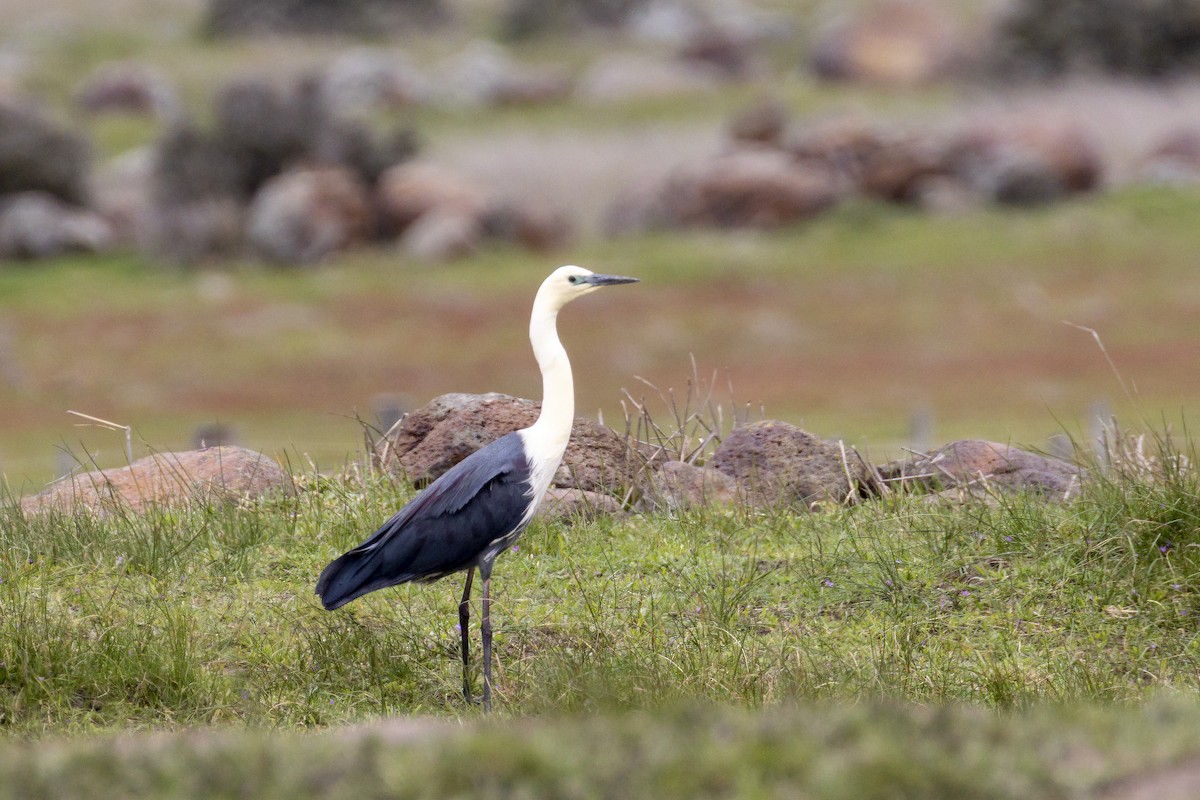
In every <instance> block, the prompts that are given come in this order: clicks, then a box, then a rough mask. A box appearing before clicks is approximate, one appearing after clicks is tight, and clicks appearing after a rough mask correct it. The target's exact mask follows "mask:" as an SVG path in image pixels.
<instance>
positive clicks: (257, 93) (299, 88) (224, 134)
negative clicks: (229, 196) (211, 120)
mask: <svg viewBox="0 0 1200 800" xmlns="http://www.w3.org/2000/svg"><path fill="white" fill-rule="evenodd" d="M213 105H214V108H213V111H214V114H215V116H216V122H217V125H216V137H217V140H218V142H219V144H220V146H221V147H222V148H223V149H224V151H225V152H226V153H227V157H228V158H230V159H232V161H233V162H234V163H235V164H236V166H237V167H238V173H239V183H240V186H239V189H240V191H241V194H242V197H243V198H244V199H249V197H250V196H251V195H253V194H254V192H256V191H258V188H259V187H260V186H262V184H263V183H265V182H266V181H267V180H268V179H270V178H272V177H274V176H275V175H278V174H279V173H280V172H282V171H283V170H284V168H286V167H287V166H289V165H291V164H293V163H297V162H299V161H300V160H301V159H303V158H304V157H305V156H307V155H309V154H311V153H312V152H313V151H314V150H315V149H316V147H317V146H318V142H319V140H320V139H321V136H322V134H323V133H324V132H325V131H326V130H327V129H328V127H329V125H330V121H331V120H330V114H329V111H328V109H327V108H326V107H325V105H324V97H323V96H322V93H321V89H320V83H319V82H318V80H317V79H316V78H312V79H307V80H304V81H302V82H301V83H299V84H296V85H277V84H274V83H270V82H267V81H262V80H257V79H250V78H243V79H240V80H236V81H233V82H231V83H228V84H226V85H225V86H223V87H221V88H220V89H219V90H218V91H217V94H216V97H215V98H214V101H213Z"/></svg>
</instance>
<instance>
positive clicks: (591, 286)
mask: <svg viewBox="0 0 1200 800" xmlns="http://www.w3.org/2000/svg"><path fill="white" fill-rule="evenodd" d="M637 280H638V279H637V278H626V277H624V276H623V275H602V274H600V273H597V272H592V271H591V270H590V269H584V268H583V267H577V266H575V265H573V264H568V265H567V266H565V267H559V268H558V269H556V270H554V272H551V273H550V277H548V278H546V280H544V281H542V288H541V289H539V290H538V297H539V299H544V300H545V302H546V303H548V304H549V305H550V306H551V308H553V309H554V310H555V311H557V310H558V309H560V308H562V307H563V306H565V305H566V304H567V303H569V302H571V301H572V300H574V299H575V298H577V297H583V296H584V295H585V294H589V293H591V292H594V291H596V290H597V289H600V288H602V287H604V286H615V285H617V284H618V283H636V282H637Z"/></svg>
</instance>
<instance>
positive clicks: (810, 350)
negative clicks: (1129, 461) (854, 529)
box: [0, 0, 1200, 492]
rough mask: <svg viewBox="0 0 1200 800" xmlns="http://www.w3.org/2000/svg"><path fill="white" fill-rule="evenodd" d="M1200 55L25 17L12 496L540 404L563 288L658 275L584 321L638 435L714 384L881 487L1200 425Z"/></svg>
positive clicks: (148, 7)
mask: <svg viewBox="0 0 1200 800" xmlns="http://www.w3.org/2000/svg"><path fill="white" fill-rule="evenodd" d="M1197 53H1200V3H1197V2H1193V1H1192V0H1158V1H1157V2H1151V1H1150V0H1106V2H1104V3H1094V2H1090V3H1074V2H1046V1H1045V0H1012V1H1011V2H1006V3H999V4H995V3H985V2H982V1H980V2H974V1H972V2H955V3H951V2H936V0H910V1H909V0H874V1H866V0H864V1H863V2H854V3H843V2H836V3H835V2H821V1H820V0H804V1H803V2H781V1H775V0H756V1H755V0H572V2H547V1H546V0H358V2H336V3H335V2H328V1H327V0H326V1H324V2H320V1H318V0H307V1H305V0H255V1H254V2H247V1H242V2H235V1H233V0H115V1H114V2H104V3H100V2H97V1H96V0H51V1H50V2H47V1H46V0H37V1H36V2H35V0H7V2H5V3H4V5H3V8H2V9H0V409H3V412H4V413H3V414H0V470H2V471H3V474H4V476H5V478H6V480H7V481H8V483H9V486H10V488H11V489H12V490H13V491H16V492H21V491H28V490H30V489H33V488H36V487H37V486H39V485H41V484H42V483H43V482H44V481H46V480H48V479H50V478H52V477H53V476H55V475H56V474H61V473H62V472H63V471H65V470H67V469H70V468H72V467H75V466H77V465H78V463H79V462H90V461H92V460H95V461H97V462H99V463H101V464H102V465H109V464H114V463H120V462H122V461H124V459H125V453H124V437H123V436H122V435H121V434H119V433H115V432H112V431H108V430H103V429H98V428H94V427H88V428H80V427H77V426H76V425H75V423H76V422H79V421H80V420H78V419H77V418H74V417H71V416H68V415H67V413H66V412H67V411H68V410H76V411H81V412H85V413H88V414H92V415H95V416H98V417H102V418H105V419H109V420H112V421H114V422H117V423H120V424H122V425H129V426H131V427H132V428H133V430H134V442H135V451H136V452H135V453H134V457H138V456H139V455H142V454H145V453H146V452H147V451H148V450H149V449H155V450H172V449H179V448H183V447H188V446H191V445H193V444H197V443H200V442H205V443H212V442H213V441H217V440H221V441H235V442H238V443H241V444H245V445H248V446H251V447H254V448H258V449H264V450H267V451H269V452H271V453H273V454H275V455H278V456H281V457H283V458H286V459H289V460H291V461H293V462H300V463H303V462H306V461H308V460H310V459H311V460H312V461H313V462H315V463H316V464H317V465H318V466H320V467H325V468H332V467H336V466H339V465H340V464H342V463H344V462H345V461H346V460H348V459H349V458H351V457H352V456H353V454H354V452H355V451H356V449H358V448H359V447H360V446H361V428H360V425H359V424H358V422H357V421H356V419H355V417H356V416H361V417H362V418H364V419H366V420H368V421H371V422H373V423H377V424H378V423H379V421H384V422H386V420H388V419H390V418H392V417H393V416H394V414H395V413H397V412H400V411H403V410H404V409H407V408H412V407H416V406H420V405H422V404H424V403H425V402H426V401H427V400H429V399H430V398H431V397H433V396H435V395H437V394H441V393H443V392H449V391H487V390H498V391H503V392H508V393H512V394H516V395H521V396H527V397H529V396H532V397H536V396H537V395H538V393H539V391H540V385H539V382H538V377H537V373H536V369H535V366H534V364H533V361H532V358H531V357H530V356H529V354H528V351H527V345H526V343H525V335H526V334H525V318H526V316H525V315H526V313H527V308H528V304H529V301H530V294H531V292H532V290H533V288H534V287H535V286H536V285H537V282H538V281H539V280H540V279H541V277H542V276H543V275H544V274H545V273H546V272H548V271H549V270H550V269H551V268H553V267H554V266H557V265H558V264H560V263H567V262H574V263H581V264H583V265H585V266H589V267H592V268H594V269H598V270H605V271H612V272H620V273H629V274H633V275H638V276H640V277H642V278H643V281H644V282H643V284H642V285H641V286H639V287H638V290H637V292H629V293H625V294H622V295H621V296H620V297H614V298H597V299H596V302H594V303H591V304H584V305H581V307H579V308H572V309H571V317H570V319H568V320H565V322H564V325H563V326H562V327H563V331H562V333H563V336H564V339H565V340H566V342H567V345H568V348H569V349H570V351H571V353H572V356H573V359H574V361H575V364H576V373H577V382H578V401H579V407H580V411H581V413H583V414H587V415H593V414H596V413H602V414H603V417H604V419H605V421H606V422H608V423H609V424H611V425H614V426H615V427H618V428H619V427H621V426H622V422H621V420H622V413H623V412H622V406H621V400H622V389H628V390H629V391H630V392H631V393H633V394H635V395H637V396H641V395H647V396H649V397H651V398H655V397H657V396H658V393H659V392H660V391H661V390H665V389H666V388H668V387H674V388H675V389H676V390H677V391H684V390H685V389H686V383H687V381H688V379H689V378H690V377H691V375H692V365H691V359H692V358H693V357H694V358H695V361H696V365H697V370H698V373H699V374H700V375H701V376H702V377H703V378H705V380H709V379H710V376H711V383H712V386H713V388H714V391H715V397H716V399H717V400H718V401H719V402H721V403H722V404H724V405H725V406H726V407H727V408H728V410H729V413H728V421H729V422H730V423H732V421H733V420H734V419H735V418H738V417H741V418H744V417H746V416H749V417H751V418H757V417H758V416H760V415H763V414H765V415H766V416H769V417H774V418H780V419H785V420H788V421H791V422H794V423H797V424H800V425H803V426H805V427H806V428H809V429H811V430H813V431H814V432H815V433H818V434H820V435H822V436H827V437H844V438H845V439H846V440H847V442H848V443H851V444H854V445H856V446H859V447H860V448H864V449H866V450H868V451H870V452H871V453H872V454H873V455H876V456H886V455H891V454H894V453H896V452H897V451H899V450H900V449H901V448H903V447H918V448H920V447H928V446H931V445H936V444H940V443H942V442H945V441H948V440H950V439H953V438H957V437H961V436H971V437H980V438H988V439H995V440H1002V441H1007V440H1011V441H1014V442H1021V443H1027V444H1034V445H1037V446H1044V445H1045V444H1046V439H1047V437H1048V436H1050V435H1052V434H1055V433H1059V432H1062V431H1063V430H1066V431H1068V432H1070V433H1072V434H1075V435H1078V436H1080V437H1081V438H1083V439H1086V438H1087V437H1089V436H1091V435H1093V434H1094V433H1095V430H1096V420H1101V421H1103V420H1106V419H1107V418H1108V417H1109V416H1110V415H1111V414H1117V415H1119V416H1121V417H1124V418H1130V417H1135V418H1137V417H1141V418H1145V419H1149V420H1150V421H1152V422H1163V420H1164V419H1165V424H1167V425H1176V424H1178V423H1179V421H1180V420H1181V419H1183V418H1186V416H1187V415H1188V414H1189V413H1193V414H1194V412H1195V410H1196V409H1197V407H1198V406H1200V403H1198V402H1197V397H1198V396H1200V394H1198V391H1197V390H1198V389H1200V370H1196V369H1195V365H1196V363H1197V362H1198V360H1200V277H1198V275H1197V269H1196V264H1195V252H1196V229H1195V219H1197V212H1198V211H1200V190H1198V189H1197V186H1198V185H1200V83H1197V82H1196V80H1195V74H1194V69H1195V67H1196V64H1197ZM1064 322H1066V323H1071V324H1064ZM1077 326H1078V327H1077ZM1091 331H1095V332H1096V333H1097V334H1098V336H1099V341H1100V342H1101V343H1102V345H1103V348H1102V347H1101V346H1098V342H1097V338H1096V337H1095V336H1093V335H1092V333H1091ZM1110 358H1111V361H1112V364H1115V366H1116V368H1117V370H1118V371H1119V372H1120V377H1118V376H1117V375H1116V374H1114V371H1113V368H1112V365H1111V364H1110V363H1109V359H1110ZM1159 427H1161V425H1160V426H1159Z"/></svg>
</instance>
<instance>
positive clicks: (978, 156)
mask: <svg viewBox="0 0 1200 800" xmlns="http://www.w3.org/2000/svg"><path fill="white" fill-rule="evenodd" d="M946 159H947V164H948V167H949V170H950V171H951V172H952V173H953V174H955V175H957V176H959V177H960V178H962V179H963V180H965V181H966V182H967V183H968V184H969V185H971V186H972V187H974V188H976V189H977V190H978V191H980V192H981V193H982V194H984V195H985V196H987V197H989V198H991V199H993V200H995V201H996V202H1000V203H1007V204H1014V205H1029V204H1037V203H1046V202H1050V201H1053V200H1056V199H1058V198H1060V197H1063V196H1065V195H1068V194H1074V193H1077V192H1085V191H1090V190H1092V189H1095V188H1098V187H1099V185H1100V181H1101V178H1102V176H1103V170H1104V165H1103V161H1102V159H1101V156H1100V150H1099V148H1098V146H1097V145H1096V144H1095V143H1094V142H1093V141H1092V139H1091V137H1090V136H1089V135H1088V134H1087V133H1086V132H1085V131H1084V130H1083V129H1082V128H1080V127H1078V126H1075V125H1069V124H1053V123H1039V122H1027V123H1022V124H1020V125H1016V126H996V125H993V126H987V127H984V126H979V127H976V128H975V129H972V130H969V131H967V132H965V133H964V134H961V135H959V136H958V137H956V138H955V139H954V140H953V141H952V143H951V144H950V146H949V148H948V151H947V155H946Z"/></svg>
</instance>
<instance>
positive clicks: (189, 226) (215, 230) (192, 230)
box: [144, 196, 245, 265]
mask: <svg viewBox="0 0 1200 800" xmlns="http://www.w3.org/2000/svg"><path fill="white" fill-rule="evenodd" d="M244 212H245V206H244V204H243V203H241V202H240V201H239V200H237V199H235V198H233V197H219V196H213V197H204V198H199V199H195V200H182V201H177V202H171V203H166V204H156V205H155V206H154V208H153V209H152V210H151V213H150V215H149V217H148V219H147V226H146V234H145V236H146V241H145V245H144V246H145V247H146V248H147V249H148V250H149V251H150V252H151V253H152V254H154V255H155V256H157V257H159V258H163V259H166V260H167V261H170V262H172V263H176V264H185V265H186V264H195V263H198V262H201V261H204V260H206V259H210V258H215V257H228V256H231V255H234V254H235V253H237V252H238V251H239V250H240V249H241V245H242V216H243V214H244Z"/></svg>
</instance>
